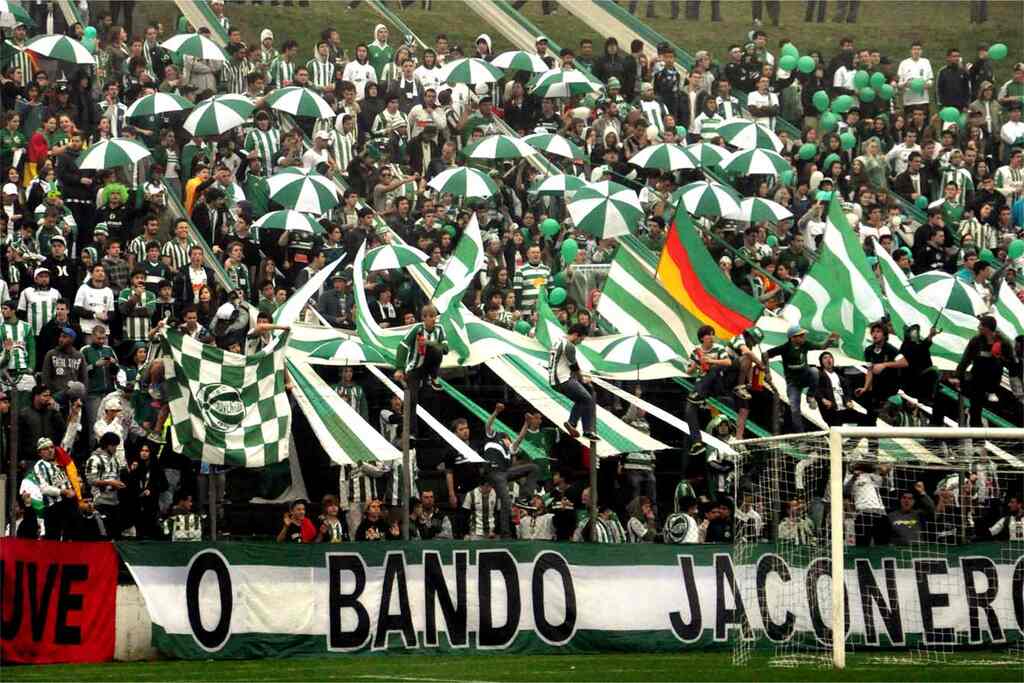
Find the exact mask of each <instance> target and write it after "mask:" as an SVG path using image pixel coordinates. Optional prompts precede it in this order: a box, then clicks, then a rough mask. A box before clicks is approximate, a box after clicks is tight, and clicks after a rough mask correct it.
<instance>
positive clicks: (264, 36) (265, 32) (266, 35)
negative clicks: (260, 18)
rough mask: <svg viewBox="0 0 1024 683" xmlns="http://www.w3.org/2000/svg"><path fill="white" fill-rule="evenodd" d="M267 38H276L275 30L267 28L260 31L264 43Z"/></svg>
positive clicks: (261, 40)
mask: <svg viewBox="0 0 1024 683" xmlns="http://www.w3.org/2000/svg"><path fill="white" fill-rule="evenodd" d="M267 38H270V39H271V40H273V39H274V32H273V31H271V30H270V29H269V28H265V29H263V30H262V31H260V42H261V43H262V42H263V41H264V40H266V39H267Z"/></svg>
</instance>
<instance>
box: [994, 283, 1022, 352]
mask: <svg viewBox="0 0 1024 683" xmlns="http://www.w3.org/2000/svg"><path fill="white" fill-rule="evenodd" d="M992 313H993V315H994V316H995V318H996V325H997V326H998V329H999V331H1000V332H1002V333H1003V334H1005V335H1006V336H1007V337H1009V338H1010V339H1011V340H1013V339H1016V338H1017V337H1018V336H1020V335H1022V334H1024V302H1021V300H1020V299H1018V298H1017V295H1016V294H1015V293H1014V291H1013V290H1012V289H1010V288H1009V287H1008V286H1007V284H1006V283H1005V282H1004V283H1002V284H1001V285H999V296H998V297H996V301H995V306H993V311H992Z"/></svg>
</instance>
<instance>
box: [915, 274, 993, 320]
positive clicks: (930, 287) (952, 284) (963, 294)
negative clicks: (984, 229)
mask: <svg viewBox="0 0 1024 683" xmlns="http://www.w3.org/2000/svg"><path fill="white" fill-rule="evenodd" d="M910 284H911V286H912V287H913V288H914V291H915V292H917V295H918V296H919V297H920V298H921V301H924V302H925V303H927V304H930V305H931V306H933V307H935V308H938V309H940V310H943V311H944V312H945V313H946V314H947V315H948V314H950V313H952V312H957V313H962V314H963V315H964V316H970V317H972V318H973V317H975V316H979V315H982V314H983V313H986V312H988V309H987V307H986V306H985V302H984V300H983V299H982V298H981V295H980V294H978V293H977V292H976V291H975V290H974V289H973V288H972V287H971V286H970V285H968V284H965V283H964V282H963V281H962V280H960V278H958V277H956V276H955V275H950V274H949V273H944V272H942V271H941V270H929V271H928V272H927V273H921V274H920V275H915V276H914V277H912V278H910ZM956 318H957V319H958V321H959V322H961V324H963V322H966V323H967V326H973V325H972V321H969V320H967V321H965V320H964V319H963V318H960V317H959V316H956Z"/></svg>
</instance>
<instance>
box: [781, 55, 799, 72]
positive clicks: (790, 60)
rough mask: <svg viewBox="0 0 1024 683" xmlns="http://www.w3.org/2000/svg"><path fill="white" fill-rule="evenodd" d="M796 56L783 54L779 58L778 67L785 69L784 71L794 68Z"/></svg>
mask: <svg viewBox="0 0 1024 683" xmlns="http://www.w3.org/2000/svg"><path fill="white" fill-rule="evenodd" d="M796 61H797V58H796V57H794V56H793V55H783V56H782V57H780V58H779V68H780V69H785V70H786V71H792V70H793V69H795V68H796Z"/></svg>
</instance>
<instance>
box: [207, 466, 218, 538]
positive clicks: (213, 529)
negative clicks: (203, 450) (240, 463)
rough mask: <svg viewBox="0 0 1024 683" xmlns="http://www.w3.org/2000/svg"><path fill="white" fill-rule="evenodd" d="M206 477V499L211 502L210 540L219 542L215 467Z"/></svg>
mask: <svg viewBox="0 0 1024 683" xmlns="http://www.w3.org/2000/svg"><path fill="white" fill-rule="evenodd" d="M210 470H211V471H210V473H209V474H207V475H206V498H207V499H208V500H209V502H210V540H211V541H216V540H217V487H216V486H215V485H214V483H213V465H210Z"/></svg>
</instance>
